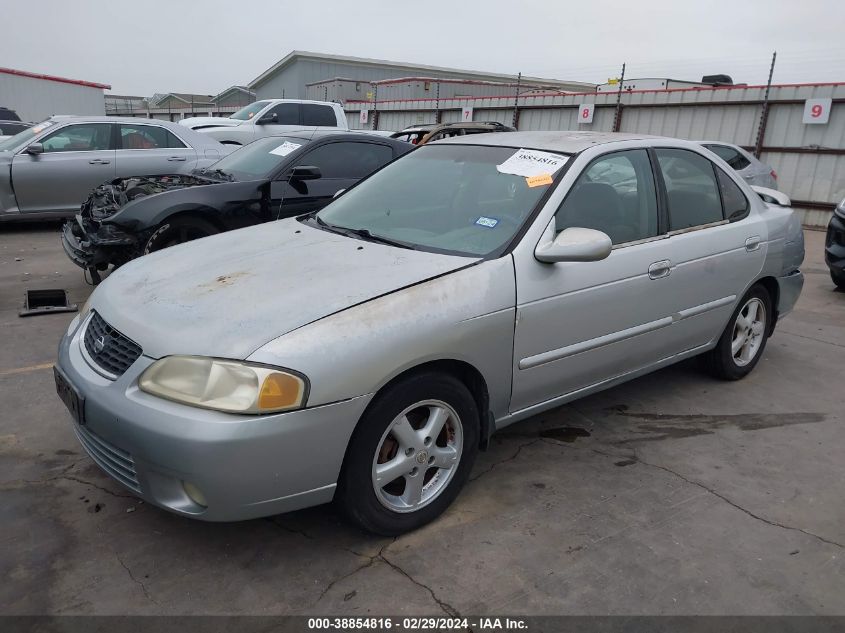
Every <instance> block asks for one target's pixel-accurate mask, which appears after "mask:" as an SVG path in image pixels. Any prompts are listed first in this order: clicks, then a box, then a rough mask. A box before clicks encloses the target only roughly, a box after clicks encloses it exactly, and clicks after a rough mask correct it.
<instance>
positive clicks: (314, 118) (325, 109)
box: [302, 103, 337, 127]
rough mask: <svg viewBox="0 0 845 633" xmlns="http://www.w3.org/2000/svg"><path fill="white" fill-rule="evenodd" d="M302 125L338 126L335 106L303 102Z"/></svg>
mask: <svg viewBox="0 0 845 633" xmlns="http://www.w3.org/2000/svg"><path fill="white" fill-rule="evenodd" d="M302 125H306V126H311V125H313V126H316V127H337V116H335V112H334V108H332V107H331V106H325V105H318V104H316V103H303V104H302Z"/></svg>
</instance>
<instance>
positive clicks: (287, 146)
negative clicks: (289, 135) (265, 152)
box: [270, 141, 302, 156]
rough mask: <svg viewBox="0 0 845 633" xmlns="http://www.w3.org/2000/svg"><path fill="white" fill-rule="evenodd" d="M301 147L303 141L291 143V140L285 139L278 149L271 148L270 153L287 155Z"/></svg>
mask: <svg viewBox="0 0 845 633" xmlns="http://www.w3.org/2000/svg"><path fill="white" fill-rule="evenodd" d="M300 147H302V143H291V142H290V141H285V142H284V143H282V144H281V145H279V146H278V147H277V148H276V149H271V150H270V153H271V154H275V155H276V156H287V155H288V154H290V153H291V152H292V151H294V150H297V149H299V148H300Z"/></svg>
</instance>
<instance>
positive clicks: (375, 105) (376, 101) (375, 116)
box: [373, 84, 378, 130]
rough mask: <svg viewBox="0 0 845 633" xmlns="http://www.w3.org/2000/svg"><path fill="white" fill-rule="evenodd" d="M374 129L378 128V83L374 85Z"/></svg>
mask: <svg viewBox="0 0 845 633" xmlns="http://www.w3.org/2000/svg"><path fill="white" fill-rule="evenodd" d="M373 129H374V130H377V129H378V84H374V85H373Z"/></svg>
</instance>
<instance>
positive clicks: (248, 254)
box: [91, 218, 478, 359]
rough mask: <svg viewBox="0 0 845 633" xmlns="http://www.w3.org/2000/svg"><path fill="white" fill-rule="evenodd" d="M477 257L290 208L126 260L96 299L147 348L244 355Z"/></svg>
mask: <svg viewBox="0 0 845 633" xmlns="http://www.w3.org/2000/svg"><path fill="white" fill-rule="evenodd" d="M476 261H478V259H474V258H467V257H457V256H452V255H442V254H436V253H426V252H423V251H412V250H408V249H403V248H399V247H394V246H388V245H384V244H378V243H375V242H366V241H362V240H357V239H353V238H349V237H345V236H342V235H338V234H336V233H330V232H328V231H323V230H320V229H317V228H313V227H311V226H308V225H306V224H303V223H301V222H298V221H297V220H295V219H293V218H291V219H288V220H281V221H279V222H272V223H269V224H260V225H257V226H254V227H250V228H247V229H241V230H239V231H232V232H229V233H222V234H220V235H216V236H212V237H207V238H204V239H202V240H198V241H195V242H191V243H188V244H183V245H180V246H174V247H171V248H167V249H164V250H162V251H159V252H156V253H152V254H151V255H147V256H145V257H141V258H140V259H137V260H134V261H132V262H129V263H128V264H126V265H125V266H122V267H121V268H119V269H117V270H116V271H115V272H114V273H112V274H111V275H110V276H109V277H108V278H107V279H106V280H105V281H104V282H103V283H102V284H101V285H100V286H98V288H97V290H96V292H95V294H94V295H93V298H92V303H91V305H92V307H93V309H94V310H96V311H97V312H98V313H99V314H100V315H101V316H102V317H103V318H104V319H105V320H106V321H107V322H108V323H109V324H110V325H112V326H113V327H114V328H116V329H117V330H119V331H120V332H122V333H123V334H125V335H126V336H128V337H129V338H131V339H133V340H134V341H135V342H136V343H138V344H139V345H140V346H141V347H142V349H143V350H144V354H145V355H147V356H150V357H153V358H160V357H162V356H168V355H172V354H196V355H201V356H217V357H222V358H237V359H244V358H247V357H248V356H249V355H250V354H251V353H252V352H253V351H255V350H256V349H258V348H259V347H261V346H262V345H264V344H265V343H267V342H269V341H271V340H273V339H275V338H277V337H279V336H282V335H283V334H286V333H288V332H290V331H291V330H295V329H296V328H299V327H302V326H303V325H306V324H308V323H311V322H313V321H316V320H318V319H321V318H323V317H326V316H328V315H330V314H334V313H336V312H339V311H341V310H344V309H346V308H349V307H351V306H354V305H356V304H359V303H362V302H365V301H369V300H370V299H374V298H376V297H379V296H382V295H385V294H388V293H390V292H393V291H396V290H398V289H400V288H404V287H406V286H410V285H413V284H417V283H420V282H422V281H425V280H427V279H431V278H432V277H436V276H439V275H442V274H445V273H448V272H452V271H455V270H458V269H460V268H464V267H466V266H468V265H471V264H473V263H475V262H476ZM372 326H373V327H378V324H376V323H374V324H372Z"/></svg>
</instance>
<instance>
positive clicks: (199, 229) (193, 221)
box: [144, 217, 220, 255]
mask: <svg viewBox="0 0 845 633" xmlns="http://www.w3.org/2000/svg"><path fill="white" fill-rule="evenodd" d="M219 232H220V230H219V229H218V228H217V227H216V226H214V225H213V224H212V223H211V222H208V221H207V220H203V219H202V218H193V217H181V218H178V217H177V218H173V219H172V220H171V219H168V220H165V221H164V222H162V223H161V224H160V225H159V226H158V228H156V230H155V231H153V234H152V235H150V237H149V238H147V242H146V244H144V255H148V254H149V253H153V252H155V251H160V250H161V249H163V248H167V247H169V246H176V245H177V244H184V243H185V242H190V241H192V240H197V239H199V238H201V237H207V236H209V235H215V234H217V233H219Z"/></svg>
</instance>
